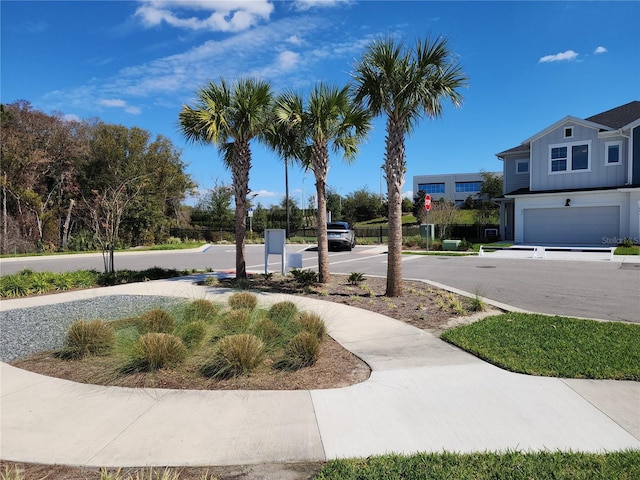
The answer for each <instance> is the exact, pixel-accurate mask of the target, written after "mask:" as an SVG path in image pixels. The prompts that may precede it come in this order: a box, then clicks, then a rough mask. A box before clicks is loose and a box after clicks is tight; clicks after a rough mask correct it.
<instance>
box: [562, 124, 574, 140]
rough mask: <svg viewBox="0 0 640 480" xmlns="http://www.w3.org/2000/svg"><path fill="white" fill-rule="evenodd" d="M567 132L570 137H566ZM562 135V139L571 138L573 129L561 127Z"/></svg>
mask: <svg viewBox="0 0 640 480" xmlns="http://www.w3.org/2000/svg"><path fill="white" fill-rule="evenodd" d="M567 130H569V131H570V133H571V135H567ZM562 135H563V136H564V138H573V127H563V129H562Z"/></svg>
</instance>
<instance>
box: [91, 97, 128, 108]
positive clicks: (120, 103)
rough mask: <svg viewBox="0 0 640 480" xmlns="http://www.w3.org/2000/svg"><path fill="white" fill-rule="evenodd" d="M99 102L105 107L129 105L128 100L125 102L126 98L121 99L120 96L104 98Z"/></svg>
mask: <svg viewBox="0 0 640 480" xmlns="http://www.w3.org/2000/svg"><path fill="white" fill-rule="evenodd" d="M98 103H99V104H100V105H102V106H104V107H126V106H127V102H125V101H124V100H120V99H119V98H113V99H110V100H109V99H104V100H100V101H99V102H98Z"/></svg>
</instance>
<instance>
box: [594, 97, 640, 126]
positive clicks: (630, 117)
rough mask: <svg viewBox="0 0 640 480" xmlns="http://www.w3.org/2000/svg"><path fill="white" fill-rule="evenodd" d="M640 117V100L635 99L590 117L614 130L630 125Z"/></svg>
mask: <svg viewBox="0 0 640 480" xmlns="http://www.w3.org/2000/svg"><path fill="white" fill-rule="evenodd" d="M639 118H640V101H638V100H634V101H633V102H629V103H627V104H626V105H621V106H619V107H616V108H612V109H611V110H607V111H606V112H602V113H598V114H597V115H594V116H592V117H589V118H585V120H588V121H589V122H593V123H599V124H600V125H604V126H606V127H610V128H613V129H614V130H616V129H618V128H622V127H624V126H625V125H629V124H630V123H631V122H633V121H634V120H637V119H639Z"/></svg>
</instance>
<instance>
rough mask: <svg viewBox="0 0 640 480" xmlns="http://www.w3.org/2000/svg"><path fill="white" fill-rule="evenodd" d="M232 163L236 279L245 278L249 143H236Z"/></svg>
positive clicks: (249, 163) (249, 165)
mask: <svg viewBox="0 0 640 480" xmlns="http://www.w3.org/2000/svg"><path fill="white" fill-rule="evenodd" d="M233 155H234V157H235V160H234V162H233V163H232V167H231V170H232V176H233V190H234V194H235V197H236V232H235V233H236V278H247V262H246V259H245V237H246V234H247V195H248V194H249V170H250V169H251V148H250V147H249V142H240V141H236V143H235V145H234V152H233Z"/></svg>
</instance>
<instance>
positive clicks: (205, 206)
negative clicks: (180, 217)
mask: <svg viewBox="0 0 640 480" xmlns="http://www.w3.org/2000/svg"><path fill="white" fill-rule="evenodd" d="M232 198H233V188H232V187H231V186H230V185H225V184H224V183H223V182H221V181H219V180H215V182H214V184H213V188H211V189H210V190H209V191H207V193H206V194H203V195H202V196H201V197H200V199H199V201H198V203H197V204H196V206H195V208H194V211H193V213H192V215H191V219H192V222H193V223H198V224H201V225H205V226H207V227H209V228H214V229H218V230H222V229H224V230H227V229H229V230H231V229H233V222H234V214H233V209H232V208H231V200H232Z"/></svg>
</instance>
